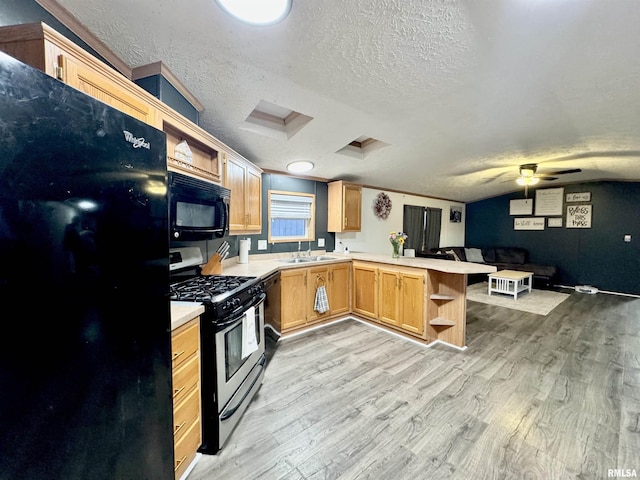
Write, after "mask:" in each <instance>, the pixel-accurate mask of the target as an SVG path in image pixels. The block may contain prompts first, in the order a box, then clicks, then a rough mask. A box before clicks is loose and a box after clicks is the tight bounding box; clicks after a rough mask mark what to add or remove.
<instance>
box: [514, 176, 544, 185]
mask: <svg viewBox="0 0 640 480" xmlns="http://www.w3.org/2000/svg"><path fill="white" fill-rule="evenodd" d="M539 181H540V179H539V178H538V177H527V176H522V177H518V178H516V183H517V184H518V185H522V186H531V185H535V184H536V183H538V182H539Z"/></svg>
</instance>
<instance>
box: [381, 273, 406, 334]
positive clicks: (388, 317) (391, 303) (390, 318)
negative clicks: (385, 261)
mask: <svg viewBox="0 0 640 480" xmlns="http://www.w3.org/2000/svg"><path fill="white" fill-rule="evenodd" d="M378 278H379V284H380V286H379V289H378V314H379V316H378V318H379V320H380V321H381V322H383V323H386V324H388V325H394V326H400V323H401V322H400V315H401V313H400V290H401V289H400V274H399V273H398V272H397V271H394V270H385V269H382V268H381V269H379V270H378Z"/></svg>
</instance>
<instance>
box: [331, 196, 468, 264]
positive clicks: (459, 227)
mask: <svg viewBox="0 0 640 480" xmlns="http://www.w3.org/2000/svg"><path fill="white" fill-rule="evenodd" d="M380 192H384V193H386V194H387V195H388V196H389V198H390V199H391V213H390V214H389V217H388V218H387V219H386V220H382V219H380V218H378V217H376V216H375V215H374V213H373V205H374V203H375V199H376V196H377V195H378V194H379V193H380ZM404 205H416V206H419V207H432V208H441V209H442V225H441V229H440V246H441V247H453V246H464V226H465V220H466V212H465V204H464V203H459V202H450V201H447V200H437V199H434V198H426V197H420V196H416V195H409V194H404V193H395V192H387V191H385V190H377V189H371V188H363V189H362V231H360V232H356V233H336V250H338V249H340V244H339V243H338V242H342V245H343V246H348V247H349V250H350V251H356V252H369V253H388V254H389V255H391V243H390V242H389V233H391V232H393V231H395V232H399V231H401V230H402V212H403V210H404V208H403V206H404ZM452 206H456V207H461V208H462V222H461V223H451V222H450V221H449V210H450V207H452Z"/></svg>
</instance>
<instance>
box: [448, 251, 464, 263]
mask: <svg viewBox="0 0 640 480" xmlns="http://www.w3.org/2000/svg"><path fill="white" fill-rule="evenodd" d="M444 253H446V254H447V255H452V256H453V258H454V259H455V261H456V262H460V261H463V260H462V259H461V258H460V256H459V255H458V254H457V253H456V251H455V250H454V249H453V248H452V249H450V250H445V251H444Z"/></svg>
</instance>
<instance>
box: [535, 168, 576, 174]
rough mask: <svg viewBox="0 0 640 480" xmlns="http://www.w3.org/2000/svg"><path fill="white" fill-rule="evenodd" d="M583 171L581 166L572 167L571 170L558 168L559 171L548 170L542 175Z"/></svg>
mask: <svg viewBox="0 0 640 480" xmlns="http://www.w3.org/2000/svg"><path fill="white" fill-rule="evenodd" d="M581 171H582V169H581V168H571V169H569V170H558V171H557V172H547V173H543V174H542V175H566V174H567V173H580V172H581Z"/></svg>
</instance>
